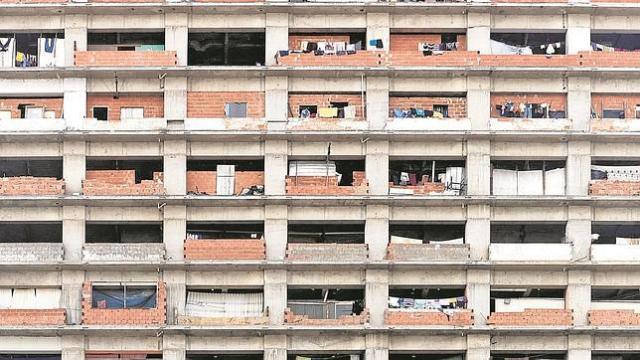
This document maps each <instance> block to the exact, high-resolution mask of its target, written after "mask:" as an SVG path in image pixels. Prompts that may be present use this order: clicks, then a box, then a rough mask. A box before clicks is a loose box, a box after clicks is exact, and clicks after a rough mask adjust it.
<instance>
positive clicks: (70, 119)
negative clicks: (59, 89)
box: [62, 78, 87, 129]
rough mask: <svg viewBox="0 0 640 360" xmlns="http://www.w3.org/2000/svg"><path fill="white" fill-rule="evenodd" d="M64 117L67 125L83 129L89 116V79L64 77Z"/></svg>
mask: <svg viewBox="0 0 640 360" xmlns="http://www.w3.org/2000/svg"><path fill="white" fill-rule="evenodd" d="M63 87H64V96H63V110H62V113H63V117H64V119H65V123H66V125H67V127H69V128H72V129H74V128H75V129H81V128H82V127H83V126H82V125H83V123H84V120H85V118H86V116H87V113H86V111H87V79H86V78H65V79H63Z"/></svg>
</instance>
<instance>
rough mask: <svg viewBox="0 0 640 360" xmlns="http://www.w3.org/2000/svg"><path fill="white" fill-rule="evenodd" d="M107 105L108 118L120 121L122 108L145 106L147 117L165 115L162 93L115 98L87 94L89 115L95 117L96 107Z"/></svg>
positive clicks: (145, 115)
mask: <svg viewBox="0 0 640 360" xmlns="http://www.w3.org/2000/svg"><path fill="white" fill-rule="evenodd" d="M96 106H97V107H102V106H106V107H107V108H109V113H108V120H109V121H120V109H121V108H123V107H124V108H127V107H129V108H139V107H142V108H144V117H145V118H162V117H164V98H163V95H162V94H157V95H120V98H119V99H114V98H113V95H99V94H89V95H88V96H87V117H88V118H92V117H93V108H94V107H96Z"/></svg>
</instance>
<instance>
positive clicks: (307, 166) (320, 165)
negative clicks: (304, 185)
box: [289, 161, 337, 176]
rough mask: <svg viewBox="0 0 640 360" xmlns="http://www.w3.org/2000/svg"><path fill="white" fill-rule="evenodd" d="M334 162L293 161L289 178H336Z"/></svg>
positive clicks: (290, 164)
mask: <svg viewBox="0 0 640 360" xmlns="http://www.w3.org/2000/svg"><path fill="white" fill-rule="evenodd" d="M336 175H337V173H336V163H335V162H333V161H328V162H327V161H291V162H290V163H289V176H336Z"/></svg>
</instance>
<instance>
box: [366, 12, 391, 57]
mask: <svg viewBox="0 0 640 360" xmlns="http://www.w3.org/2000/svg"><path fill="white" fill-rule="evenodd" d="M389 24H390V19H389V14H387V13H369V12H368V13H367V46H366V49H367V50H384V51H389V39H390V33H389ZM373 39H380V40H382V45H383V49H378V48H376V47H375V45H374V46H371V45H370V44H369V40H373Z"/></svg>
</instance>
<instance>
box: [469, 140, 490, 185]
mask: <svg viewBox="0 0 640 360" xmlns="http://www.w3.org/2000/svg"><path fill="white" fill-rule="evenodd" d="M466 172H467V195H475V196H486V195H491V141H490V140H467V166H466Z"/></svg>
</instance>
